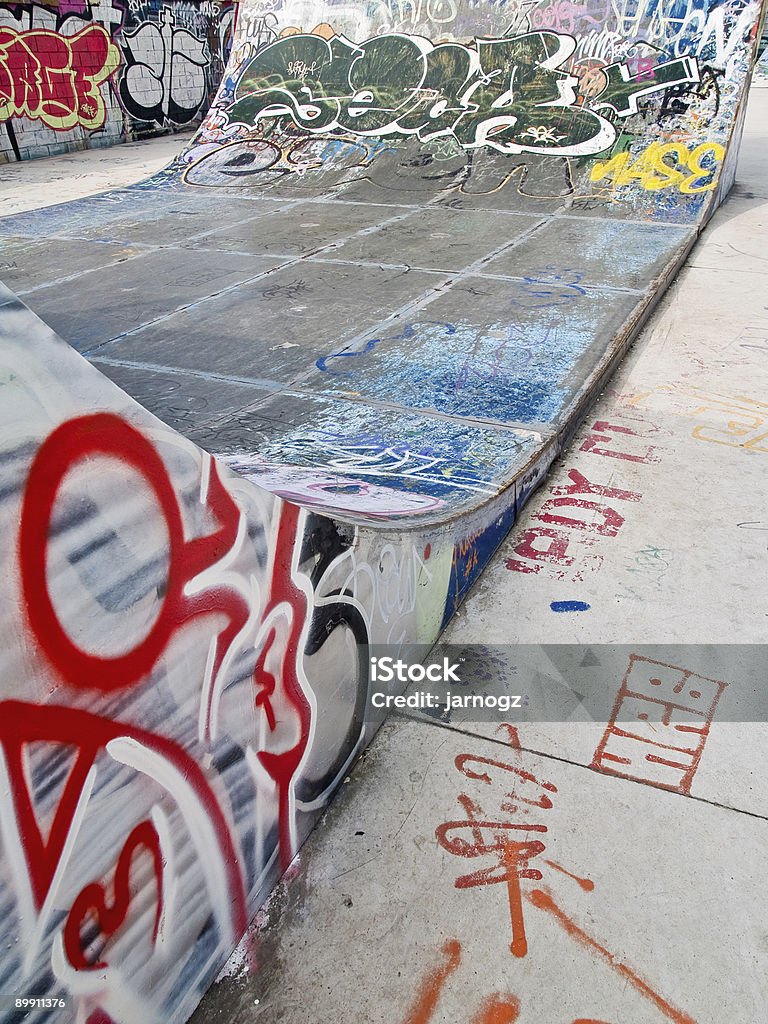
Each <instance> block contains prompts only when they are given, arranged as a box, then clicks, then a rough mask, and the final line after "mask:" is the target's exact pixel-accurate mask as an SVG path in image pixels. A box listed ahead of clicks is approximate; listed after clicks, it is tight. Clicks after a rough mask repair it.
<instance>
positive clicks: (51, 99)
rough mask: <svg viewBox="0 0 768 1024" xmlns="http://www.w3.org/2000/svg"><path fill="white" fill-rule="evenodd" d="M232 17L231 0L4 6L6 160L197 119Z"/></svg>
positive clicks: (2, 156)
mask: <svg viewBox="0 0 768 1024" xmlns="http://www.w3.org/2000/svg"><path fill="white" fill-rule="evenodd" d="M233 22H234V7H233V5H232V3H230V2H229V0H227V2H224V3H213V2H210V0H168V2H161V0H125V2H124V3H123V2H122V0H99V3H94V4H91V3H89V2H87V0H61V2H60V3H58V4H57V5H56V6H44V5H41V4H38V3H19V4H8V3H0V162H2V161H3V160H5V161H11V160H23V159H27V158H30V157H38V156H52V155H55V154H58V153H64V152H67V151H69V150H73V149H84V148H87V147H89V146H104V145H110V144H112V143H115V142H125V141H130V140H133V139H139V138H142V137H145V136H148V135H156V134H160V133H164V132H169V131H175V130H178V129H181V128H184V127H190V126H193V125H195V124H197V123H199V121H200V119H201V118H202V117H203V115H204V114H205V112H206V111H207V109H208V106H209V105H210V101H211V99H212V97H213V95H214V94H215V91H216V89H217V88H218V85H219V81H220V79H221V76H222V74H223V70H224V66H225V64H226V60H227V55H228V52H229V46H230V44H231V34H232V28H233Z"/></svg>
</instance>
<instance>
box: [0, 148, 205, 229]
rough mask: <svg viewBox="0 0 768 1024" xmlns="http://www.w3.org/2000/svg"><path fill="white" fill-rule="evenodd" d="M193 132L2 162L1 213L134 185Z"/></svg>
mask: <svg viewBox="0 0 768 1024" xmlns="http://www.w3.org/2000/svg"><path fill="white" fill-rule="evenodd" d="M193 135H194V132H192V131H184V132H179V133H177V134H176V135H164V136H162V138H158V139H147V140H144V141H142V142H127V143H126V144H125V145H124V146H110V147H108V148H106V149H84V150H82V151H81V152H77V153H64V154H62V155H61V156H53V157H51V158H50V159H48V160H22V161H20V162H18V163H8V164H0V217H7V216H9V215H10V214H12V213H24V212H25V211H27V210H38V209H40V208H41V207H43V206H53V205H55V204H56V203H66V202H68V201H69V200H70V199H81V198H83V196H93V195H96V194H97V193H98V192H105V191H106V190H107V189H111V188H122V187H123V186H125V185H132V184H133V183H134V182H137V181H141V180H142V178H148V177H149V176H150V175H152V174H155V173H156V172H157V171H159V170H161V169H162V168H163V167H165V165H166V164H168V163H170V162H171V160H172V159H173V158H174V157H175V156H176V155H177V153H178V152H179V151H180V150H181V149H182V148H183V146H184V145H185V144H186V143H187V142H188V141H189V140H190V139H191V138H192V136H193Z"/></svg>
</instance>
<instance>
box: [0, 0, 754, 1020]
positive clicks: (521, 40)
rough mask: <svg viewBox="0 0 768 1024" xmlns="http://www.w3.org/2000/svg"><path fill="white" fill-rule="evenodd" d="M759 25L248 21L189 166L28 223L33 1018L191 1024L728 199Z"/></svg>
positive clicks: (21, 865)
mask: <svg viewBox="0 0 768 1024" xmlns="http://www.w3.org/2000/svg"><path fill="white" fill-rule="evenodd" d="M759 14H760V12H759V9H758V5H757V4H746V3H740V2H739V3H728V4H719V3H718V4H709V3H702V4H700V3H696V2H694V0H691V2H689V3H685V4H683V3H680V4H678V3H675V4H674V5H673V6H672V9H669V8H668V7H666V8H664V9H662V5H656V4H651V3H647V4H634V3H633V4H629V3H627V4H620V5H618V6H616V5H612V6H611V7H610V8H606V9H605V10H603V9H600V10H598V9H597V8H595V9H593V8H592V7H591V6H584V7H575V6H573V5H570V6H565V5H562V4H560V5H553V4H550V3H527V2H521V3H518V4H514V5H501V6H499V5H492V4H482V5H469V4H467V5H463V4H461V3H452V2H442V3H430V4H427V5H424V4H403V5H400V4H392V5H388V4H385V3H380V4H378V5H376V4H371V5H369V6H367V7H364V8H359V7H358V6H357V5H355V6H353V5H336V4H333V5H331V4H328V5H321V4H316V3H304V4H293V3H292V2H291V3H288V4H286V5H285V6H283V7H279V8H277V9H276V10H270V11H265V10H264V8H263V7H261V6H259V5H256V4H246V3H243V4H241V5H240V7H239V15H238V24H237V35H236V45H235V47H234V48H233V52H232V58H231V62H230V65H229V68H228V70H227V75H226V76H225V79H224V81H223V82H222V85H221V89H220V91H219V94H218V97H217V99H216V102H215V103H214V105H213V107H212V109H211V111H210V113H209V115H208V117H207V118H206V121H205V122H204V124H203V126H202V128H201V130H200V132H199V133H198V135H197V136H196V138H195V140H194V142H193V143H192V144H191V146H190V147H189V148H188V150H187V151H186V152H184V153H183V154H181V155H180V157H179V159H178V160H177V161H176V162H175V163H174V165H173V166H171V167H169V168H168V169H167V170H165V171H163V172H162V173H161V174H159V175H157V176H156V177H155V178H153V179H151V180H149V181H147V182H143V183H141V184H140V185H137V186H135V187H132V188H129V189H123V190H119V191H115V192H111V193H106V194H103V195H101V196H97V197H93V198H91V199H86V200H82V201H79V202H77V203H71V204H67V205H66V206H60V207H52V208H49V209H46V210H41V211H37V212H34V213H29V214H24V215H20V216H17V217H12V218H6V219H4V220H2V221H0V239H1V240H2V262H3V267H4V270H3V278H4V281H5V283H6V285H7V286H8V289H10V290H6V291H4V292H3V293H2V294H0V341H1V342H2V345H1V346H0V351H1V352H2V376H0V384H1V385H2V391H0V394H2V396H3V403H2V407H0V411H1V412H2V416H3V430H2V438H3V448H2V454H3V461H2V476H1V477H0V495H2V504H1V505H0V515H1V516H2V533H3V537H4V539H5V540H6V541H7V543H5V544H4V545H3V556H2V557H3V559H4V561H3V569H4V572H3V575H2V578H3V601H2V609H3V610H2V622H1V623H0V635H1V636H2V638H3V647H2V654H0V666H1V667H2V680H3V683H2V686H3V703H2V708H1V709H0V710H1V712H2V713H1V715H0V747H2V755H3V756H2V758H0V773H2V784H3V796H2V800H0V812H1V815H0V829H1V831H2V843H3V853H4V856H3V858H2V869H1V870H2V874H1V875H0V899H2V905H3V908H4V910H5V914H4V920H5V922H6V924H5V930H4V932H3V935H4V937H5V938H6V943H7V946H8V949H9V951H10V952H9V954H8V955H7V956H6V957H5V958H4V960H3V965H2V971H3V980H2V984H0V992H6V993H15V992H22V991H23V992H34V993H35V994H36V995H40V996H45V997H46V998H54V997H55V998H58V999H62V1000H64V1004H65V1005H64V1006H63V1007H59V1011H57V1012H58V1013H59V1015H58V1017H57V1018H56V1019H59V1020H75V1019H77V1020H84V1021H86V1022H87V1024H108V1022H109V1021H114V1022H116V1024H133V1022H135V1021H137V1020H142V1021H145V1020H146V1021H152V1020H157V1021H163V1022H165V1021H173V1022H177V1021H178V1022H181V1021H183V1020H185V1019H186V1018H187V1017H188V1015H189V1014H190V1012H191V1011H192V1010H193V1008H194V1006H195V1005H196V1003H197V1001H198V1000H199V998H200V995H201V994H202V993H203V992H204V991H205V989H206V987H207V986H208V985H209V984H210V983H211V981H212V980H213V979H214V978H215V976H216V973H217V971H218V970H219V969H220V967H221V966H222V964H223V963H224V962H225V960H226V957H227V956H228V954H229V953H230V952H231V950H232V948H233V945H234V943H235V942H236V941H237V939H238V938H239V936H240V934H241V933H242V930H243V928H244V922H245V921H246V920H247V919H248V917H249V915H251V914H253V913H254V912H255V911H256V910H257V909H258V908H259V907H260V906H261V905H262V904H263V902H264V900H265V899H266V897H267V896H268V895H269V893H270V891H271V889H272V887H273V886H274V883H275V881H276V879H277V878H278V877H279V875H280V873H281V872H282V871H283V870H284V869H285V868H286V867H287V865H288V864H289V863H290V861H291V858H292V857H293V856H294V855H295V854H296V852H297V851H298V849H299V847H300V845H301V842H302V841H303V839H304V838H305V836H306V835H307V833H308V831H309V829H310V828H311V827H312V825H313V824H314V822H315V821H316V820H317V817H318V815H319V814H320V813H321V812H322V809H323V807H324V806H325V805H326V804H327V801H328V800H329V799H330V797H331V795H332V793H333V792H334V790H335V788H336V787H337V786H338V785H339V784H340V783H341V782H342V781H343V779H344V778H346V776H347V773H348V771H349V769H350V767H351V765H352V763H353V762H354V759H355V758H356V757H357V756H358V754H359V753H360V751H361V750H362V749H363V748H364V747H365V745H366V743H367V742H368V741H369V739H370V737H371V734H372V731H373V730H372V726H371V724H370V723H367V722H366V721H365V715H364V709H365V704H366V701H367V698H368V693H369V685H370V684H369V677H368V662H367V650H368V648H369V646H370V645H374V644H375V645H388V646H389V647H390V648H391V650H392V652H393V653H403V654H405V655H408V654H409V652H412V651H413V650H414V645H417V644H422V645H429V644H431V643H432V642H433V641H434V640H435V638H436V637H437V635H438V634H439V632H440V629H441V626H442V625H443V624H444V623H445V621H447V619H448V618H450V616H451V615H452V614H453V612H454V611H455V609H456V607H457V606H458V604H459V602H460V601H461V599H462V597H463V596H464V595H465V594H466V592H467V590H468V588H469V587H470V586H471V585H472V583H473V581H474V580H475V579H476V578H477V575H478V574H479V573H480V571H481V570H482V568H483V566H484V565H485V563H486V562H487V560H488V558H489V557H490V555H491V553H492V552H493V551H494V549H495V548H496V547H497V546H498V544H499V543H500V542H501V540H502V539H503V537H504V535H505V533H506V532H507V531H508V530H509V528H510V527H511V526H512V524H513V523H514V521H515V519H516V518H517V516H518V515H519V512H520V509H521V508H522V506H523V504H524V502H525V501H526V499H527V497H528V496H529V494H530V493H531V491H532V490H533V488H534V487H536V486H537V484H538V483H539V482H540V481H541V480H542V478H543V476H544V474H545V473H546V470H547V468H548V466H549V465H550V463H551V462H552V460H553V459H554V458H555V457H556V455H557V453H558V452H559V450H560V449H561V447H562V445H563V444H564V443H565V441H566V440H567V438H568V436H569V434H570V433H571V432H572V431H573V430H574V429H575V427H576V426H577V424H578V422H579V419H580V417H581V416H582V415H583V414H584V412H585V411H586V410H587V408H588V407H589V405H590V403H591V402H592V401H593V399H594V397H595V396H596V395H597V394H598V393H599V390H600V389H601V388H602V387H603V386H604V385H605V384H606V383H607V381H608V379H609V377H610V373H611V370H612V369H613V367H614V366H615V365H616V363H617V361H618V360H619V359H620V358H621V356H622V354H623V352H624V351H625V350H626V348H627V346H628V345H629V344H630V343H631V341H632V339H633V338H634V337H635V335H636V333H637V331H638V330H639V328H640V326H641V324H642V322H643V321H644V319H645V317H646V316H647V315H648V313H649V311H650V310H651V308H652V307H653V304H654V303H655V302H656V301H657V300H658V298H659V297H660V295H661V294H662V293H663V291H664V288H665V287H666V285H667V284H668V283H669V282H670V281H671V280H672V278H673V277H674V274H675V272H676V270H677V269H678V267H679V266H680V264H681V262H682V261H683V260H684V258H685V256H686V254H687V252H688V251H689V250H690V248H691V246H692V245H693V244H694V243H695V240H696V238H697V236H698V233H699V232H700V231H701V229H702V228H703V226H704V225H705V223H706V220H707V218H708V217H709V216H710V214H711V213H712V211H713V210H714V209H715V208H716V206H717V204H718V203H719V202H720V201H722V199H723V198H724V197H725V195H726V194H727V191H728V189H729V188H730V185H731V184H732V182H733V178H734V174H735V168H736V158H737V153H738V141H739V133H740V125H741V122H742V118H743V109H744V102H745V95H746V90H747V88H748V84H749V69H750V62H751V60H752V57H753V50H754V43H755V40H756V38H757V34H758V32H757V30H758V21H759ZM14 293H15V294H14ZM16 296H19V297H20V298H17V297H16ZM65 343H66V344H65ZM107 378H111V379H107ZM129 396H130V397H129ZM600 427H601V429H602V430H603V433H602V434H600V435H598V434H595V435H593V436H591V438H590V442H591V443H592V444H597V445H599V447H600V450H601V451H603V452H605V453H607V454H610V452H611V449H612V448H614V447H615V444H614V441H615V438H614V434H615V433H616V431H617V430H619V429H620V428H616V427H615V426H612V425H611V424H608V423H605V424H601V425H600ZM621 429H626V428H621ZM592 487H593V485H592V484H591V483H590V482H589V481H586V480H584V479H574V480H573V481H572V484H571V485H569V486H568V487H566V488H562V489H561V491H562V493H559V494H558V495H557V496H556V497H554V498H553V501H552V505H551V509H550V511H549V512H548V513H547V514H548V515H549V516H550V521H551V522H552V523H568V524H571V525H574V526H575V528H578V529H583V530H585V531H587V532H589V531H590V530H595V531H598V532H599V531H600V530H601V529H610V523H608V522H606V523H605V524H601V523H595V522H594V521H593V520H594V515H593V512H594V510H595V507H594V502H593V501H592V499H591V498H590V494H591V493H594V492H593V491H592V490H591V488H592ZM540 518H541V517H540ZM555 544H556V538H555V536H554V531H552V530H550V531H548V529H547V527H546V525H545V526H544V527H542V528H540V529H538V530H537V536H536V540H535V541H532V545H534V546H532V549H531V555H530V559H531V564H532V565H533V566H534V567H535V565H536V562H537V559H538V560H541V561H543V560H546V559H547V558H548V557H554V553H553V551H552V546H553V545H555ZM536 545H538V546H536ZM534 571H535V570H534ZM506 613H507V614H510V615H511V614H515V615H517V614H524V613H525V610H524V609H509V610H507V612H506ZM17 939H18V941H16V940H17ZM6 1011H7V1013H8V1014H9V1016H8V1018H7V1019H8V1020H11V1021H13V1020H17V1019H19V1020H20V1019H21V1017H20V1016H19V1013H20V1012H21V1010H20V1008H17V1007H15V1006H9V1007H5V1006H4V1007H3V1012H6ZM50 1011H51V1008H50V1007H37V1008H35V1011H34V1014H33V1016H32V1017H27V1018H26V1019H34V1020H47V1019H54V1018H53V1017H52V1016H51V1012H50ZM14 1014H15V1016H14Z"/></svg>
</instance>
